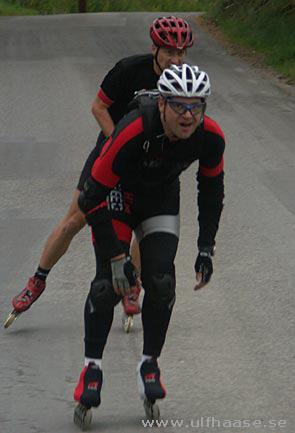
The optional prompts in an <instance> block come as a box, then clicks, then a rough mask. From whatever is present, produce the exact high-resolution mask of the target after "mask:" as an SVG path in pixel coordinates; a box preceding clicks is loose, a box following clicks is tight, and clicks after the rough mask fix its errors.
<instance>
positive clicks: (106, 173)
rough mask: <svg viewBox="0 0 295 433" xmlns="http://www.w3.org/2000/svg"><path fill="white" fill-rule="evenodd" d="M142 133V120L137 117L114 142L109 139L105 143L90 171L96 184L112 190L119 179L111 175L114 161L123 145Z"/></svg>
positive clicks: (113, 174)
mask: <svg viewBox="0 0 295 433" xmlns="http://www.w3.org/2000/svg"><path fill="white" fill-rule="evenodd" d="M142 131H143V125H142V118H141V117H138V118H137V119H135V120H134V121H133V122H132V123H130V124H129V125H128V126H126V127H125V128H123V129H122V131H121V132H119V134H118V135H117V137H116V138H115V139H114V140H113V139H112V137H110V138H109V139H108V140H107V141H106V143H105V145H104V146H103V149H102V151H101V154H100V156H99V157H98V158H97V160H96V161H95V163H94V165H93V167H92V171H91V175H92V177H93V178H94V179H95V180H96V181H97V182H99V183H101V184H102V185H105V186H107V187H108V188H113V187H114V186H115V185H116V184H117V183H118V181H119V179H120V178H119V176H117V175H116V174H115V173H113V170H112V166H113V162H114V159H115V157H116V155H117V153H118V152H119V151H120V149H121V148H122V147H123V146H124V144H125V143H127V141H129V140H131V139H132V138H134V137H135V136H136V135H139V134H140V133H141V132H142Z"/></svg>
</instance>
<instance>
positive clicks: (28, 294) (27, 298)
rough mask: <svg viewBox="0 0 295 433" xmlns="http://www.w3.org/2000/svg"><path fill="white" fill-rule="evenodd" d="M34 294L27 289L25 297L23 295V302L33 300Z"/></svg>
mask: <svg viewBox="0 0 295 433" xmlns="http://www.w3.org/2000/svg"><path fill="white" fill-rule="evenodd" d="M33 296H34V294H33V292H32V291H31V290H29V289H27V290H26V291H25V293H24V294H23V295H21V298H20V299H21V300H22V301H24V302H27V301H30V300H31V299H32V298H33Z"/></svg>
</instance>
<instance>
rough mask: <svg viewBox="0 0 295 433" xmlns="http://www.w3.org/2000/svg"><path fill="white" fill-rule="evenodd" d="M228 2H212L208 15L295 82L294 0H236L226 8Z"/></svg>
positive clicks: (234, 40)
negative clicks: (241, 0) (239, 0)
mask: <svg viewBox="0 0 295 433" xmlns="http://www.w3.org/2000/svg"><path fill="white" fill-rule="evenodd" d="M228 3H229V2H228V1H226V0H217V1H216V0H215V1H214V2H211V7H209V11H208V16H209V17H211V18H212V19H213V20H214V21H215V23H217V25H218V27H219V28H220V29H221V30H222V32H223V33H224V35H225V36H227V38H228V39H229V40H230V41H231V42H234V43H237V44H239V45H240V46H244V47H248V48H251V49H252V50H255V51H256V52H257V53H260V54H261V55H262V56H263V59H264V62H265V64H267V65H270V66H271V67H272V68H274V69H275V70H276V71H277V72H278V73H279V74H280V75H281V76H282V77H285V78H287V79H288V80H289V81H290V83H291V82H292V83H293V82H294V83H295V2H294V0H275V1H274V0H244V2H243V3H241V2H238V1H237V0H233V1H232V2H231V4H232V5H233V6H232V8H226V5H228ZM222 5H223V6H224V7H223V8H222ZM292 5H294V9H292Z"/></svg>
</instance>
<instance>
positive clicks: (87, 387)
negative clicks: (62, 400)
mask: <svg viewBox="0 0 295 433" xmlns="http://www.w3.org/2000/svg"><path fill="white" fill-rule="evenodd" d="M102 381H103V380H102V371H101V369H100V368H99V366H98V365H96V364H94V363H93V362H91V363H90V364H88V365H87V366H85V367H84V368H83V370H82V373H81V374H80V378H79V382H78V385H77V386H76V389H75V392H74V399H75V400H76V401H77V402H78V403H79V404H78V405H77V406H76V408H75V412H74V423H75V424H77V425H78V426H79V427H80V428H81V430H82V431H84V430H87V429H88V428H89V426H90V424H91V420H92V413H91V408H92V407H98V406H99V405H100V401H101V400H100V392H101V387H102Z"/></svg>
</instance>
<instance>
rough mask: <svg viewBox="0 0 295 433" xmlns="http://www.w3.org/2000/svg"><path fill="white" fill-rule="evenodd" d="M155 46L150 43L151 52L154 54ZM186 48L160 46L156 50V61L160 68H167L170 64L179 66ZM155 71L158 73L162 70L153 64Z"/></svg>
mask: <svg viewBox="0 0 295 433" xmlns="http://www.w3.org/2000/svg"><path fill="white" fill-rule="evenodd" d="M156 52H157V47H156V46H155V45H152V54H153V55H154V56H155V55H156ZM185 56H186V49H184V50H178V49H176V48H164V47H161V48H160V49H159V51H158V56H157V59H158V63H159V65H160V67H161V68H162V70H164V69H166V68H169V67H170V66H171V65H178V66H181V65H182V64H183V62H184V60H185ZM155 68H156V69H157V70H156V72H157V73H158V74H159V75H160V74H161V72H162V71H160V70H158V69H159V67H158V66H157V65H155Z"/></svg>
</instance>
